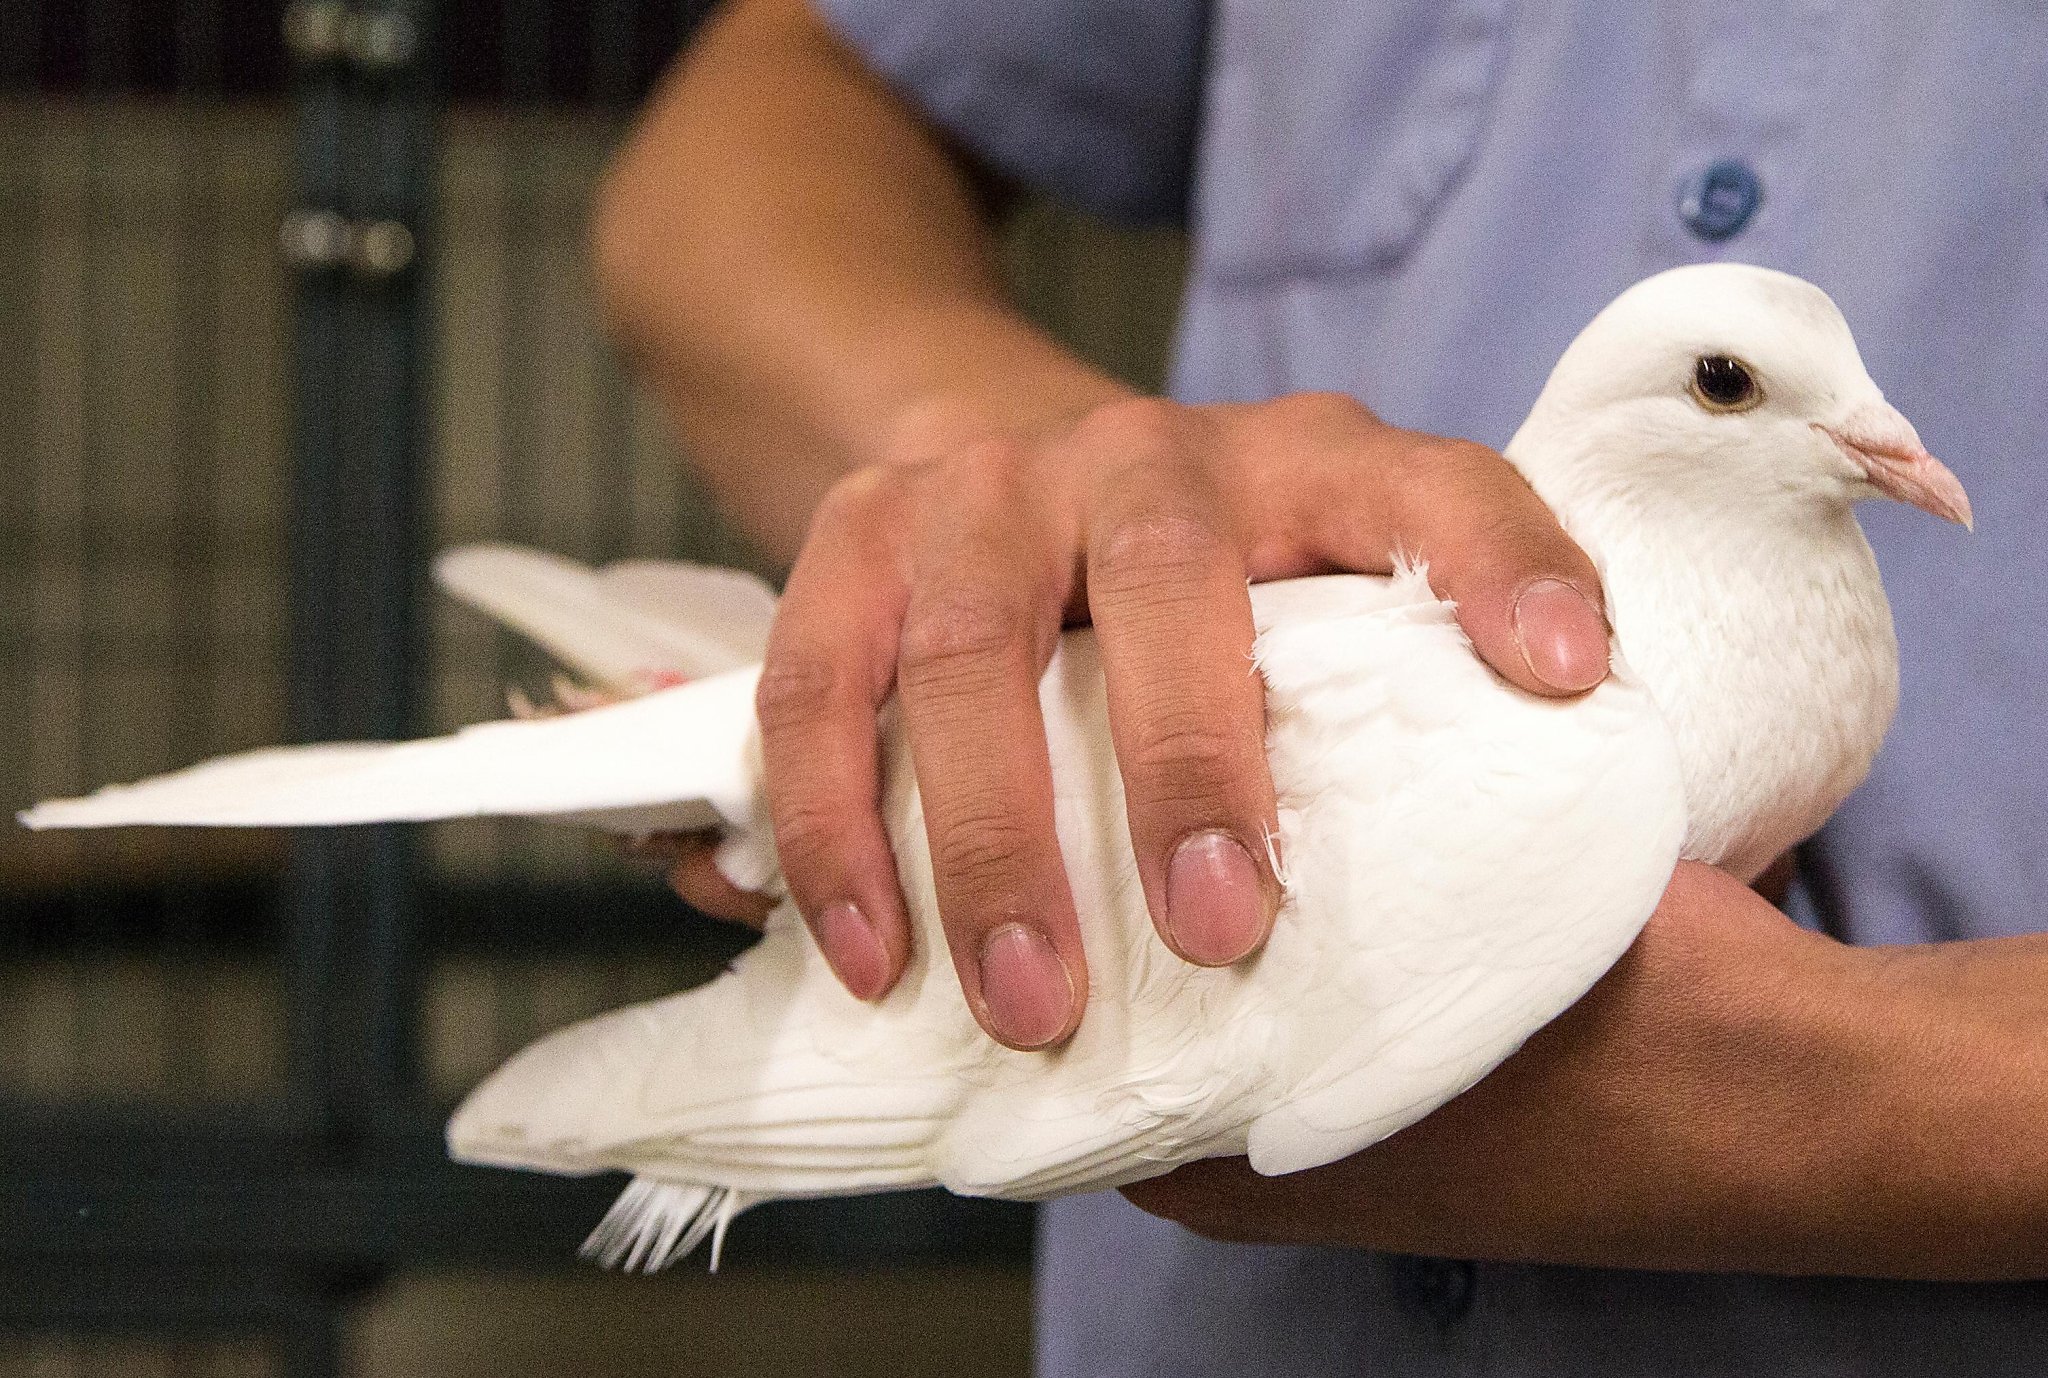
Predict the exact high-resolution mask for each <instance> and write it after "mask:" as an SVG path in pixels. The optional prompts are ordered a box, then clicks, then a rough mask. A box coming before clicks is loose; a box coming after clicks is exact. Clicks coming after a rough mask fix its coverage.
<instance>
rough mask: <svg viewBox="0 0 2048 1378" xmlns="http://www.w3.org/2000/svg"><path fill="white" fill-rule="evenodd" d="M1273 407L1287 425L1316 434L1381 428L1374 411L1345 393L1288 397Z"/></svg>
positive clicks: (1315, 393)
mask: <svg viewBox="0 0 2048 1378" xmlns="http://www.w3.org/2000/svg"><path fill="white" fill-rule="evenodd" d="M1273 406H1274V407H1275V409H1276V412H1277V414H1278V415H1279V416H1281V417H1283V418H1285V419H1286V420H1287V421H1288V422H1289V423H1290V424H1293V425H1296V426H1301V427H1303V428H1305V429H1307V430H1309V431H1311V432H1313V433H1316V434H1322V435H1343V434H1347V433H1349V432H1353V431H1357V430H1361V429H1365V428H1369V427H1376V426H1378V425H1379V424H1380V419H1379V417H1378V416H1377V415H1376V414H1375V413H1374V412H1373V409H1372V408H1371V407H1368V406H1366V405H1365V403H1363V402H1361V401H1359V400H1358V399H1357V398H1356V397H1353V396H1352V395H1351V394H1350V393H1348V392H1296V393H1290V394H1289V395H1287V396H1286V397H1282V398H1279V399H1277V400H1276V401H1275V402H1274V403H1273Z"/></svg>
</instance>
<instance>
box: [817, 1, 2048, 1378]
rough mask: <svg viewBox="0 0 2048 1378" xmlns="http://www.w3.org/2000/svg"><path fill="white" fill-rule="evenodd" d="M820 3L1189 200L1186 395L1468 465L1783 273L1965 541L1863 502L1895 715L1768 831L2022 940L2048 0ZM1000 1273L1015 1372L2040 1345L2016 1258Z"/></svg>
mask: <svg viewBox="0 0 2048 1378" xmlns="http://www.w3.org/2000/svg"><path fill="white" fill-rule="evenodd" d="M824 8H825V9H826V11H827V13H828V15H829V16H830V17H831V18H832V20H833V22H834V23H835V24H837V25H838V26H839V28H840V31H841V32H842V33H843V34H844V35H845V36H846V37H847V38H848V39H849V40H850V41H851V42H852V43H853V44H854V45H855V46H856V47H857V48H858V49H859V50H860V51H861V52H863V53H864V54H865V55H866V57H867V58H868V60H869V61H870V62H871V63H872V64H873V65H874V66H875V67H876V69H877V70H878V71H880V72H881V73H883V74H884V75H885V76H886V77H888V78H889V79H890V80H891V81H892V82H894V83H895V84H896V85H897V86H898V88H899V89H901V90H902V91H904V92H905V93H906V94H907V95H908V96H909V97H910V98H911V99H913V100H914V101H916V102H917V103H918V104H919V105H921V106H922V107H923V108H924V109H925V110H926V111H927V112H928V113H929V114H930V115H931V116H932V117H933V118H934V119H935V120H937V121H938V122H939V123H941V124H942V125H944V126H945V127H947V128H948V129H949V130H951V131H952V132H953V133H954V134H956V135H957V136H958V137H959V138H960V139H961V140H962V141H963V142H964V143H965V144H966V146H968V147H969V148H971V149H973V150H975V151H976V152H977V153H978V154H979V155H980V156H982V157H984V158H985V159H987V160H988V161H989V162H990V163H991V164H993V165H994V166H996V167H999V168H1001V169H1003V170H1004V171H1007V172H1009V173H1011V174H1013V175H1015V176H1017V177H1019V178H1021V179H1023V180H1025V181H1029V182H1034V183H1037V184H1040V185H1044V186H1048V187H1050V188H1052V189H1053V190H1055V191H1057V192H1059V193H1061V194H1063V195H1065V196H1067V197H1068V198H1070V199H1071V200H1074V201H1076V202H1079V203H1080V204H1082V205H1084V206H1086V207H1088V208H1090V209H1093V210H1096V211H1099V212H1102V213H1104V214H1108V215H1112V216H1116V217H1121V218H1126V219H1138V220H1144V219H1152V220H1164V219H1176V218H1184V219H1185V220H1186V222H1187V223H1188V225H1189V227H1190V229H1191V230H1192V232H1193V237H1194V254H1193V267H1192V271H1191V277H1190V282H1189V287H1188V295H1187V300H1186V304H1185V308H1184V316H1183V321H1182V329H1181V334H1180V340H1179V349H1178V354H1177V362H1176V366H1175V371H1174V384H1173V386H1174V391H1175V393H1176V395H1178V396H1180V397H1182V398H1185V399H1188V400H1213V399H1224V398H1237V399H1255V398H1264V397H1270V396H1274V395H1276V394H1280V393H1285V392H1291V391H1297V390H1300V389H1305V388H1334V389H1340V390H1343V391H1347V392H1351V393H1354V394H1356V395H1357V396H1359V397H1361V398H1362V399H1364V400H1365V401H1366V402H1368V403H1369V404H1371V405H1372V406H1373V407H1374V408H1375V409H1376V410H1377V411H1379V413H1380V414H1381V415H1382V416H1384V417H1386V418H1387V419H1388V420H1390V421H1393V422H1396V423H1399V424H1401V425H1406V426H1412V427H1416V428H1419V429H1422V430H1428V431H1435V432H1440V433H1443V434H1448V435H1459V436H1466V437H1470V438H1472V439H1476V440H1482V441H1485V442H1487V443H1489V444H1492V445H1495V446H1498V445H1501V444H1504V443H1505V442H1506V440H1507V438H1508V436H1509V435H1510V434H1511V433H1512V432H1513V430H1514V428H1515V426H1516V425H1517V424H1518V423H1519V422H1520V420H1521V417H1522V415H1523V414H1524V412H1525V411H1526V410H1527V409H1528V406H1529V404H1530V402H1531V401H1532V400H1533V399H1534V398H1535V396H1536V393H1537V390H1538V388H1539V387H1540V386H1541V384H1542V381H1543V378H1544V376H1545V375H1546V373H1547V372H1548V371H1549V368H1550V365H1551V364H1552V362H1554V361H1555V359H1556V358H1557V356H1558V354H1559V352H1560V351H1561V350H1562V349H1563V347H1564V346H1565V344H1566V343H1567V342H1568V341H1569V340H1570V339H1571V337H1572V336H1573V335H1574V334H1575V333H1576V332H1577V331H1578V329H1579V327H1580V326H1582V325H1583V324H1584V323H1585V322H1586V321H1587V320H1588V319H1589V318H1590V317H1591V316H1592V315H1593V313H1594V312H1595V311H1596V310H1598V309H1599V308H1600V307H1601V306H1602V305H1604V304H1605V303H1606V302H1607V301H1608V300H1609V299H1611V298H1612V297H1613V296H1614V295H1615V294H1616V293H1618V292H1619V291H1620V290H1621V289H1622V288H1624V287H1626V286H1627V285H1628V284H1629V283H1631V282H1634V281H1636V280H1637V279H1639V278H1642V277H1645V276H1647V275H1649V274H1650V273H1653V272H1656V271H1658V270H1660V269H1663V268H1667V267H1671V266H1673V265H1675V264H1679V263H1686V262H1694V261H1700V260H1707V259H1716V258H1733V259H1740V260H1744V261H1747V262H1753V263H1761V264H1765V265H1768V266H1771V267H1775V268H1782V269H1786V270H1788V271H1790V272H1794V273H1797V274H1799V275H1800V276H1802V277H1806V278H1809V279H1811V280H1812V281H1814V282H1816V283H1818V284H1819V285H1820V286H1822V287H1823V288H1825V289H1826V290H1827V291H1828V292H1829V293H1830V294H1831V295H1832V296H1833V297H1834V299H1835V301H1836V302H1837V303H1838V304H1839V305H1840V306H1841V308H1842V310H1843V313H1844V314H1845V315H1846V316H1847V317H1848V319H1849V323H1850V325H1851V326H1852V327H1853V328H1854V329H1855V331H1856V335H1857V338H1858V341H1859V343H1860V344H1861V346H1862V349H1863V353H1864V358H1865V362H1866V363H1867V364H1868V366H1869V369H1870V373H1871V376H1872V377H1873V378H1875V379H1876V380H1877V382H1878V384H1879V385H1880V386H1881V387H1883V388H1884V389H1885V391H1886V394H1887V395H1888V396H1889V397H1890V399H1891V400H1892V401H1893V402H1894V403H1895V404H1897V405H1898V407H1899V408H1900V409H1901V410H1902V411H1903V412H1905V414H1906V415H1907V416H1909V417H1910V418H1912V420H1913V421H1914V423H1915V424H1916V425H1917V426H1918V428H1919V430H1920V433H1921V435H1922V437H1923V438H1924V439H1925V440H1926V441H1927V443H1928V445H1929V447H1930V448H1931V449H1932V450H1933V451H1934V452H1935V453H1936V454H1937V455H1939V456H1941V457H1942V459H1943V460H1945V461H1946V462H1947V463H1948V464H1949V466H1950V467H1951V468H1953V469H1954V470H1955V472H1956V473H1957V474H1958V475H1959V476H1960V477H1961V478H1962V480H1963V482H1964V484H1965V485H1966V486H1967V487H1968V489H1969V491H1970V495H1971V498H1972V500H1973V502H1974V503H1975V506H1976V510H1977V514H1978V523H1979V525H1978V531H1977V534H1976V535H1975V536H1974V537H1968V536H1964V535H1963V534H1962V533H1960V532H1958V531H1956V530H1955V529H1954V528H1950V527H1945V526H1942V525H1941V524H1939V523H1937V522H1935V521H1934V520H1933V519H1931V518H1929V517H1927V516H1925V515H1924V514H1921V513H1917V512H1913V511H1910V510H1905V509H1901V508H1898V507H1895V506H1891V505H1871V506H1867V507H1865V508H1864V509H1863V514H1862V515H1863V519H1864V525H1865V528H1866V529H1867V530H1868V531H1869V533H1870V537H1871V540H1872V543H1873V544H1874V545H1875V546H1876V547H1877V551H1878V557H1879V560H1880V563H1881V564H1882V565H1883V567H1884V572H1885V582H1886V586H1887V588H1888V590H1889V591H1890V594H1891V600H1892V607H1893V611H1894V613H1895V615H1896V618H1897V622H1898V627H1899V636H1900V642H1901V649H1902V658H1903V669H1902V681H1903V682H1902V696H1903V698H1902V705H1901V708H1900V712H1899V717H1898V720H1897V723H1896V724H1895V726H1894V727H1893V730H1892V734H1891V737H1890V739H1889V741H1888V742H1887V745H1886V747H1885V749H1884V752H1883V754H1882V756H1881V757H1880V759H1879V761H1878V765H1877V768H1876V770H1875V771H1874V773H1873V775H1872V777H1871V779H1870V780H1869V782H1868V783H1867V784H1866V785H1865V786H1864V787H1863V788H1862V789H1861V790H1859V791H1858V792H1857V794H1856V795H1855V796H1854V797H1853V798H1852V799H1851V800H1850V802H1849V803H1848V805H1847V806H1845V808H1844V809H1843V810H1842V812H1841V813H1840V814H1839V815H1838V816H1837V818H1836V819H1835V821H1834V822H1833V823H1831V824H1830V825H1829V827H1828V828H1827V830H1826V831H1825V833H1824V834H1823V835H1822V837H1821V839H1820V840H1819V841H1818V842H1816V843H1815V844H1813V845H1812V846H1811V847H1809V848H1808V849H1807V852H1808V854H1807V855H1806V857H1805V858H1804V861H1805V872H1806V877H1807V881H1808V885H1807V899H1808V903H1807V913H1808V917H1809V921H1811V922H1816V923H1820V924H1822V925H1824V926H1825V927H1827V928H1828V929H1829V930H1830V931H1831V932H1834V933H1836V934H1837V935H1839V936H1841V937H1844V938H1847V939H1849V940H1851V941H1856V942H1866V943H1890V942H1921V941H1928V940H1936V939H1950V938H1975V937H1989V936H1994V935H1999V934H2010V933H2021V932H2032V931H2038V930H2041V929H2043V928H2048V6H2043V5H2041V4H2039V3H2034V0H1976V3H1969V4H1962V5H1956V6H1948V7H1931V6H1925V5H1913V4H1907V3H1894V4H1886V3H1877V2H1876V0H1769V3H1765V2H1764V0H1723V2H1722V3H1719V4H1714V5H1701V4H1697V3H1657V0H1638V2H1637V3H1632V4H1622V3H1592V2H1591V0H1580V2H1579V3H1569V2H1567V0H1559V2H1558V3H1552V4H1537V3H1516V2H1515V0H1376V3H1364V2H1363V0H1359V3H1352V4H1343V5H1339V4H1309V3H1305V0H1222V3H1218V4H1214V5H1202V4H1194V3H1187V2H1186V0H1094V3H1091V2H1090V0H1042V2H1041V3H1028V2H1027V3H1021V4H1020V3H1011V4H997V5H991V4H988V3H986V0H824ZM1815 1113H1816V1114H1825V1113H1826V1107H1824V1106H1817V1107H1815ZM1041 1265H1042V1268H1041V1287H1042V1306H1041V1323H1040V1339H1041V1355H1040V1362H1041V1366H1042V1369H1043V1371H1044V1372H1045V1373H1046V1374H1048V1375H1057V1376H1058V1378H1067V1375H1075V1376H1076V1378H1078V1375H1121V1374H1155V1373H1156V1374H1177V1375H1178V1374H1208V1373H1215V1374H1231V1375H1266V1374H1271V1375H1276V1376H1277V1375H1290V1378H1315V1375H1321V1374H1381V1373H1386V1374H1403V1375H1407V1374H1439V1373H1443V1374H1450V1373H1460V1374H1462V1373H1485V1374H1502V1375H1524V1374H1528V1375H1535V1374H1559V1375H1565V1374H1570V1375H1585V1374H1602V1373H1616V1374H1620V1373H1629V1374H1641V1373H1666V1372H1678V1373H1730V1374H1777V1373H1785V1374H1801V1375H1807V1374H1813V1375H1819V1374H1843V1375H1850V1374H1854V1375H1871V1374H1887V1373H1898V1374H1916V1375H1917V1374H1925V1373H1942V1374H1959V1373H1969V1374H1992V1373H1999V1374H2004V1373H2011V1372H2015V1371H2019V1370H2021V1369H2024V1368H2031V1367H2044V1366H2048V1285H2040V1286H2037V1285H2033V1284H2025V1285H2013V1286H2002V1287H1982V1286H1944V1285H1925V1284H1905V1283H1869V1282H1854V1281H1831V1280H1807V1281H1785V1280H1774V1279H1761V1278H1748V1277H1690V1276H1679V1275H1653V1274H1636V1273H1627V1272H1619V1271H1593V1270H1575V1269H1559V1268H1537V1267H1509V1266H1499V1265H1479V1266H1477V1267H1473V1266H1470V1265H1465V1264H1457V1263H1444V1262H1436V1261H1417V1260H1408V1259H1400V1258H1392V1257H1388V1256H1383V1255H1374V1254H1367V1253H1360V1252H1344V1251H1326V1250H1309V1249H1253V1248H1237V1247H1230V1246H1224V1245H1218V1244H1212V1243H1208V1242H1205V1241H1202V1240H1199V1239H1196V1238H1193V1237H1192V1236H1189V1235H1187V1234H1185V1233H1183V1232H1181V1231H1179V1230H1177V1229H1175V1228H1174V1227H1171V1226H1167V1225H1163V1224H1160V1223H1158V1222H1156V1221H1152V1220H1150V1219H1148V1218H1146V1217H1143V1216H1141V1215H1139V1214H1138V1213H1137V1212H1135V1211H1134V1210H1132V1209H1131V1208H1129V1207H1127V1206H1125V1205H1124V1204H1123V1203H1122V1202H1121V1201H1120V1200H1119V1199H1117V1198H1114V1197H1095V1198H1086V1199H1082V1200H1077V1201H1069V1202H1062V1203H1058V1204H1056V1205H1054V1206H1052V1207H1051V1208H1049V1209H1048V1211H1047V1213H1046V1217H1045V1227H1044V1237H1043V1245H1042V1258H1041Z"/></svg>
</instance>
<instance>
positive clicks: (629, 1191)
mask: <svg viewBox="0 0 2048 1378" xmlns="http://www.w3.org/2000/svg"><path fill="white" fill-rule="evenodd" d="M763 1199H765V1198H763V1197H760V1196H754V1195H749V1194H748V1193H746V1192H743V1191H735V1190H733V1189H732V1188H731V1187H706V1186H694V1185H690V1184H687V1183H678V1182H662V1181H657V1180H655V1179H654V1178H652V1177H635V1178H634V1179H633V1180H632V1181H631V1182H628V1183H627V1184H626V1189H625V1190H624V1191H622V1192H620V1193H619V1199H618V1200H616V1201H614V1202H612V1208H611V1209H610V1210H608V1211H606V1212H605V1216H604V1219H603V1220H600V1221H599V1222H598V1225H597V1228H596V1229H594V1230H592V1231H591V1232H590V1238H588V1239H586V1240H584V1241H583V1247H582V1248H581V1249H580V1250H578V1252H579V1253H581V1254H582V1256H583V1257H585V1258H587V1259H591V1260H593V1261H595V1262H597V1263H601V1264H603V1265H604V1266H605V1267H607V1268H618V1269H621V1270H622V1271H625V1272H628V1273H654V1272H659V1271H660V1270H661V1269H663V1268H666V1267H668V1265H669V1264H671V1263H674V1262H676V1261H678V1260H680V1259H683V1258H687V1257H688V1256H689V1255H690V1254H691V1253H692V1252H694V1251H695V1250H696V1248H697V1246H698V1245H700V1244H702V1243H703V1242H704V1241H705V1240H707V1239H709V1240H710V1241H711V1271H712V1272H714V1273H715V1272H717V1271H718V1260H719V1256H720V1255H721V1254H722V1253H723V1252H724V1250H725V1232H726V1229H727V1227H728V1226H730V1225H731V1224H732V1221H733V1217H734V1216H736V1215H738V1214H739V1213H740V1212H741V1211H743V1210H745V1209H747V1208H748V1207H749V1206H752V1205H756V1204H758V1203H759V1202H760V1201H762V1200H763Z"/></svg>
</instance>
